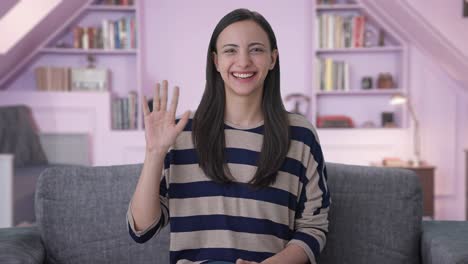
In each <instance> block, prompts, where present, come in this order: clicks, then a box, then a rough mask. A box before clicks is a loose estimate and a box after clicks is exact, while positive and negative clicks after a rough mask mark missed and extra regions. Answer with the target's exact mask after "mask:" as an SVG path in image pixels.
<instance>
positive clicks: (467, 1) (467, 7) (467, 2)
mask: <svg viewBox="0 0 468 264" xmlns="http://www.w3.org/2000/svg"><path fill="white" fill-rule="evenodd" d="M463 17H468V0H463Z"/></svg>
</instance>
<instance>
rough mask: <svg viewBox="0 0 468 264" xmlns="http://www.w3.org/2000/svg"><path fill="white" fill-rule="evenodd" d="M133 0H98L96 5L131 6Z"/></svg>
mask: <svg viewBox="0 0 468 264" xmlns="http://www.w3.org/2000/svg"><path fill="white" fill-rule="evenodd" d="M133 2H134V0H99V1H97V3H96V5H116V6H132V5H133V4H134V3H133Z"/></svg>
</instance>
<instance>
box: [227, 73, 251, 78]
mask: <svg viewBox="0 0 468 264" xmlns="http://www.w3.org/2000/svg"><path fill="white" fill-rule="evenodd" d="M232 75H234V76H235V77H237V78H241V79H246V78H250V77H252V76H253V75H254V74H253V73H233V74H232Z"/></svg>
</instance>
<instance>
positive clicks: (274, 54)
mask: <svg viewBox="0 0 468 264" xmlns="http://www.w3.org/2000/svg"><path fill="white" fill-rule="evenodd" d="M277 58H278V50H277V49H274V50H273V51H272V52H271V65H270V70H273V68H275V65H276V59H277Z"/></svg>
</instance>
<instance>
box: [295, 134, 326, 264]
mask: <svg viewBox="0 0 468 264" xmlns="http://www.w3.org/2000/svg"><path fill="white" fill-rule="evenodd" d="M310 148H311V149H310V155H309V157H308V158H306V159H305V160H306V161H307V162H306V164H307V168H306V177H305V178H304V180H303V181H304V182H303V186H302V190H301V193H300V196H299V202H298V207H297V209H296V216H295V227H294V234H293V238H292V239H291V240H290V241H289V243H288V245H289V244H296V245H298V246H300V247H301V248H302V249H303V250H304V251H305V253H306V254H307V256H308V258H309V262H310V263H317V261H318V257H319V255H320V252H321V251H322V250H323V248H324V247H325V243H326V235H327V233H328V211H329V206H330V202H331V200H330V193H329V190H328V186H327V170H326V167H325V161H324V159H323V154H322V150H321V147H320V145H319V143H318V141H316V140H313V143H312V145H311V147H310Z"/></svg>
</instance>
